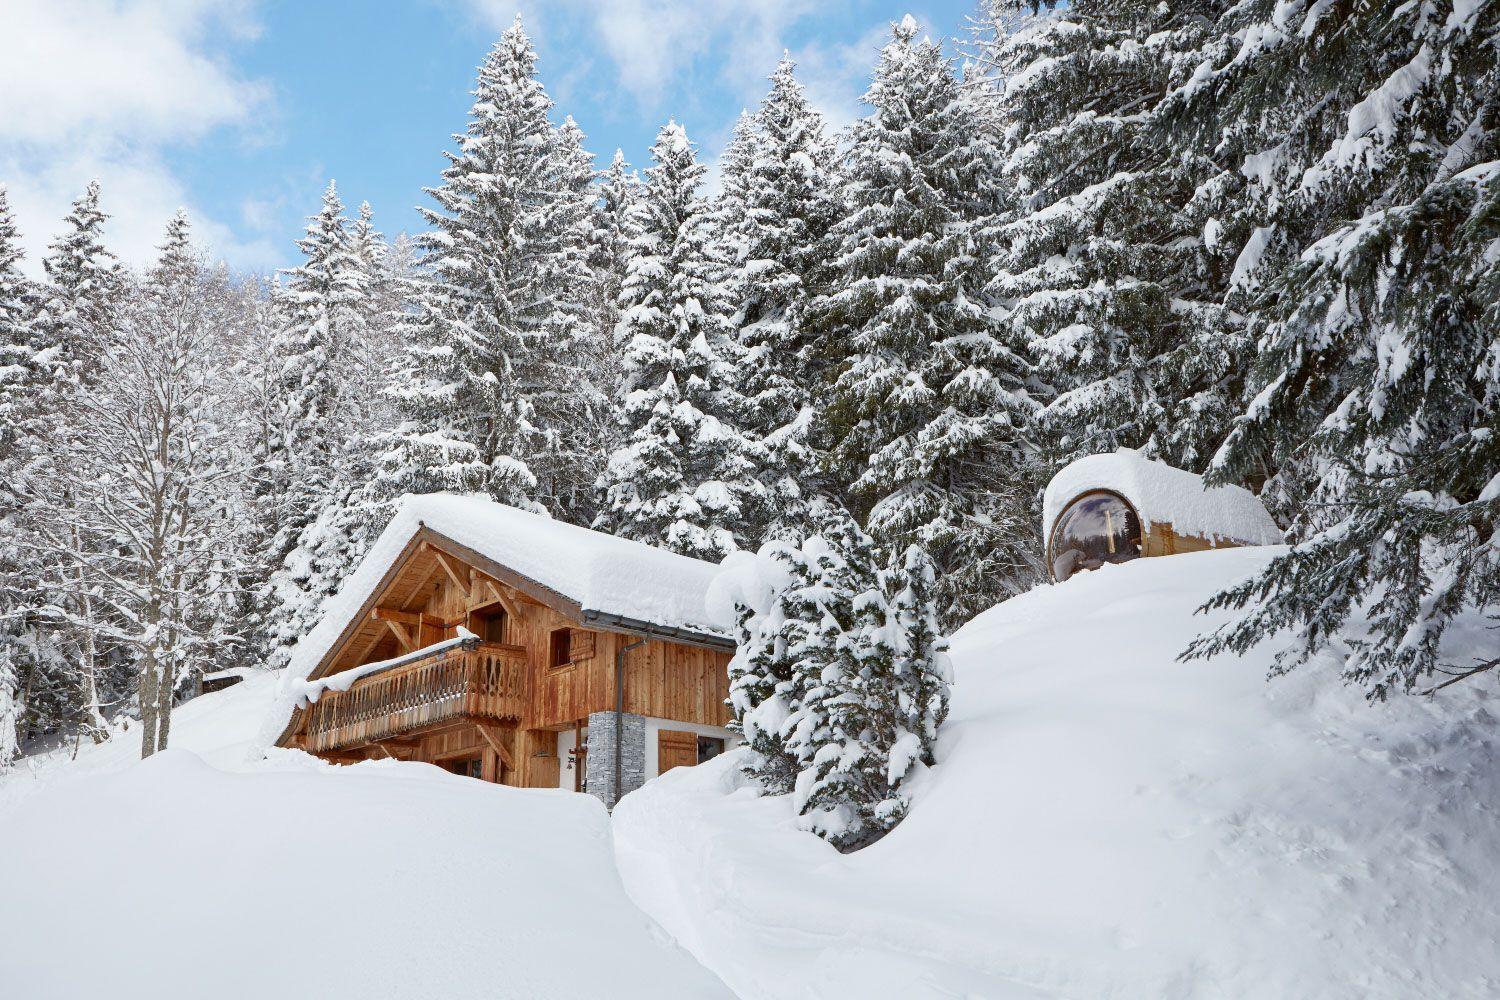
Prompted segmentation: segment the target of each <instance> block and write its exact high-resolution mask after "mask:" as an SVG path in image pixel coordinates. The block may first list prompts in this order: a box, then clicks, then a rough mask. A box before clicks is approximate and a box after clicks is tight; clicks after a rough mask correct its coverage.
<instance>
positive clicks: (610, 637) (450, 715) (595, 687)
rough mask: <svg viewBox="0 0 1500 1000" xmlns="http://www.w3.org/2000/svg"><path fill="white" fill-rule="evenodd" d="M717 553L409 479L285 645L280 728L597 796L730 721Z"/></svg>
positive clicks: (301, 741) (720, 737)
mask: <svg viewBox="0 0 1500 1000" xmlns="http://www.w3.org/2000/svg"><path fill="white" fill-rule="evenodd" d="M716 572H717V567H716V566H715V565H714V564H713V563H708V562H704V561H701V560H697V559H689V558H687V557H685V556H680V555H676V554H674V553H671V552H666V551H663V550H661V549H657V548H654V547H652V546H649V545H643V544H640V543H638V542H631V541H627V540H625V539H621V538H616V537H614V536H611V535H606V534H603V533H600V532H596V531H590V530H589V529H587V528H581V527H578V526H577V525H572V524H566V523H563V522H561V521H555V520H552V519H550V518H547V517H545V516H541V515H537V514H532V513H528V512H526V511H521V510H517V509H515V508H513V507H507V506H505V505H502V504H497V503H493V502H491V501H488V500H485V499H481V498H475V497H464V496H453V495H447V494H429V495H423V496H412V497H406V498H404V499H403V501H402V503H401V506H400V509H399V511H398V512H397V514H396V516H395V517H394V519H393V520H392V522H391V524H390V526H389V527H387V528H386V530H385V531H384V532H383V533H382V534H381V536H380V538H379V539H378V540H377V541H376V542H375V544H374V545H373V546H372V547H371V550H370V552H369V554H368V555H367V556H366V557H365V559H364V560H363V562H362V563H361V564H360V565H359V567H358V568H357V569H356V570H355V572H354V573H353V574H352V575H351V576H350V577H349V579H348V580H347V581H345V583H344V585H343V587H342V588H341V589H340V590H339V592H338V594H336V595H335V596H334V597H333V598H331V599H330V600H329V602H328V603H327V605H326V606H325V613H324V617H323V619H322V620H321V621H320V622H319V623H318V625H317V626H316V627H315V628H314V629H313V630H312V631H311V632H310V633H309V634H308V635H307V636H306V637H305V638H304V639H303V640H302V641H301V642H300V643H298V645H297V646H296V648H295V650H294V651H293V654H292V659H291V663H290V665H289V667H288V671H287V680H286V681H285V682H284V683H283V686H282V688H283V692H282V702H281V708H282V711H284V712H285V713H287V722H286V725H285V728H284V730H282V732H281V735H280V738H279V739H278V741H277V744H278V745H279V746H284V747H293V748H298V749H302V750H305V751H307V752H308V753H312V754H315V755H316V756H318V757H321V758H323V759H325V760H328V761H331V762H335V763H350V762H355V761H363V760H371V759H381V758H396V759H399V760H414V761H423V762H427V763H431V764H436V765H438V766H440V767H443V768H445V769H447V770H449V771H453V772H455V773H458V774H463V775H469V776H472V777H476V778H482V779H484V780H487V781H494V782H499V783H503V784H507V785H518V786H525V787H546V788H566V789H572V790H576V791H588V792H592V793H594V794H596V795H598V796H599V797H600V798H602V799H604V800H605V801H606V802H607V803H611V804H612V803H613V802H614V801H615V799H616V798H617V797H618V796H619V795H620V794H623V793H625V792H628V791H630V790H631V789H633V788H635V787H638V786H639V785H640V784H641V783H642V782H643V781H644V780H646V779H648V778H651V777H653V776H655V775H657V774H659V773H661V772H663V771H667V770H670V769H671V768H673V767H678V766H684V765H693V764H697V763H699V762H701V761H703V760H706V759H707V758H709V757H712V756H714V755H716V754H718V753H720V752H722V751H723V750H724V749H726V748H727V747H728V746H730V745H731V744H732V743H733V742H734V741H735V736H734V734H732V733H731V732H729V730H728V729H727V728H726V726H727V724H728V722H729V711H728V708H727V707H726V704H725V701H726V698H727V696H728V686H729V680H728V673H727V669H728V662H729V658H730V656H731V655H732V653H733V650H734V644H733V642H732V640H731V639H730V638H729V637H728V635H727V628H726V627H725V626H724V625H722V624H720V623H717V622H715V621H714V620H712V618H711V616H710V615H709V613H708V612H707V610H706V608H705V604H704V597H705V594H706V592H707V589H708V585H709V582H710V581H711V580H712V578H713V576H714V574H715V573H716Z"/></svg>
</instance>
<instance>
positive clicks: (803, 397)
mask: <svg viewBox="0 0 1500 1000" xmlns="http://www.w3.org/2000/svg"><path fill="white" fill-rule="evenodd" d="M734 146H735V149H734V153H735V155H730V151H726V153H725V156H724V159H723V171H724V190H725V196H724V197H725V198H726V199H729V198H732V199H733V201H734V202H735V204H736V205H737V210H736V211H735V213H734V216H733V218H732V219H731V220H725V224H724V228H723V231H722V232H723V235H722V240H723V242H724V243H725V244H726V252H725V253H723V254H721V256H723V257H724V258H725V259H726V261H727V262H728V265H729V271H728V276H727V279H726V281H725V288H726V291H727V294H728V297H729V309H730V314H731V320H730V321H731V324H732V325H733V327H734V329H735V336H736V338H737V339H738V341H739V344H740V346H741V348H742V349H743V350H744V359H743V360H742V361H741V362H740V365H739V370H740V378H741V384H742V386H743V388H742V390H741V391H742V393H743V395H744V396H745V399H746V403H747V411H746V413H747V416H746V418H745V424H746V426H745V431H746V433H747V434H748V435H750V436H751V437H752V438H755V439H758V441H759V443H760V446H761V450H762V453H763V458H762V468H761V469H759V470H758V475H759V477H760V479H761V481H762V482H763V483H764V484H765V486H766V489H767V494H768V495H767V505H766V506H767V510H766V512H765V514H766V523H764V524H758V525H756V526H755V530H754V532H753V533H752V541H755V540H758V539H759V538H766V537H778V536H784V537H791V538H795V537H800V536H802V535H803V534H805V533H806V532H807V530H808V528H809V525H810V520H809V518H810V514H809V512H808V509H807V505H808V502H809V499H810V498H811V497H812V496H814V495H817V494H827V493H831V492H832V491H831V489H830V488H829V486H828V485H827V484H825V483H823V482H822V468H821V465H822V455H821V452H822V450H823V449H824V448H825V447H826V442H824V441H820V440H816V439H815V435H816V434H817V432H818V431H819V430H821V429H822V422H821V421H820V420H819V418H818V416H817V412H818V409H819V406H818V405H817V404H815V396H816V394H817V392H818V389H819V387H820V386H822V385H823V384H825V382H826V381H827V380H828V378H829V377H830V373H829V372H828V371H827V367H828V356H829V349H828V347H827V345H826V344H824V343H823V342H822V341H821V339H820V338H819V336H818V333H819V330H818V328H817V326H816V324H815V323H814V322H813V321H812V319H811V317H810V315H809V313H810V305H811V303H812V301H813V300H814V298H815V297H816V296H817V295H818V294H819V293H820V292H821V291H823V290H825V289H826V288H827V287H828V285H829V284H830V283H831V281H832V275H831V273H830V268H829V266H828V255H827V250H828V247H827V244H826V240H827V238H828V233H829V231H830V229H831V228H832V226H833V224H834V223H835V222H836V221H837V219H838V217H839V215H840V205H839V201H838V197H837V183H836V177H835V150H834V147H833V143H832V142H830V141H829V140H828V138H827V137H826V136H825V134H824V126H823V118H822V116H821V115H820V114H818V112H817V111H815V110H814V109H813V108H812V106H811V105H809V104H808V102H807V98H806V96H805V95H804V93H803V91H802V86H801V84H799V83H798V82H797V79H796V76H795V64H794V63H793V62H792V60H791V59H790V58H789V57H783V58H782V60H781V62H780V63H779V64H778V65H777V67H776V71H775V72H774V73H773V74H772V75H771V89H770V92H769V93H768V94H767V95H766V97H765V100H763V101H762V102H761V105H760V108H759V109H758V110H757V111H756V113H755V115H754V116H753V117H751V118H748V119H742V120H741V125H740V127H739V131H738V132H737V134H736V139H735V143H734ZM729 223H732V224H729Z"/></svg>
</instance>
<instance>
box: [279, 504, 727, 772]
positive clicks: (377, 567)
mask: <svg viewBox="0 0 1500 1000" xmlns="http://www.w3.org/2000/svg"><path fill="white" fill-rule="evenodd" d="M424 525H425V526H426V527H428V528H431V529H432V530H433V531H436V532H437V533H439V534H441V535H443V536H445V537H447V538H450V539H452V540H453V541H455V542H457V543H458V544H460V545H463V546H466V547H468V548H471V549H473V550H475V551H476V552H479V553H481V554H482V555H485V556H488V557H489V558H491V559H493V560H495V561H496V562H498V563H500V564H502V565H504V566H505V567H506V568H508V569H511V570H514V571H515V572H517V573H519V574H521V575H522V576H525V577H527V578H528V579H531V580H534V581H535V582H537V583H539V584H541V585H542V586H543V587H546V588H548V589H550V590H554V591H556V592H557V593H559V594H562V595H564V596H566V597H568V598H571V599H572V600H575V601H577V602H578V603H579V605H581V606H582V608H583V610H584V611H597V612H599V613H601V614H605V615H619V616H621V617H624V618H633V619H637V620H639V621H645V622H650V623H651V624H653V625H660V626H664V627H667V628H680V629H687V630H689V631H693V632H700V633H705V634H708V635H716V636H724V637H728V635H729V630H730V627H731V625H732V624H733V623H732V622H724V621H720V620H719V619H718V618H716V617H715V616H713V615H711V614H710V613H709V612H708V609H707V608H706V607H705V606H704V595H705V594H706V593H707V591H708V585H709V583H711V582H712V580H713V578H714V575H715V574H716V573H717V572H718V566H717V565H715V564H714V563H710V562H704V561H702V560H700V559H690V558H688V557H687V556H680V555H677V554H676V553H674V552H668V551H666V550H665V549H658V548H655V547H653V546H650V545H644V544H642V543H640V542H632V541H629V540H627V539H624V538H616V537H615V536H613V535H606V534H604V533H602V532H598V531H591V530H589V529H588V528H580V527H579V526H577V525H576V524H567V523H566V522H563V521H554V520H553V519H551V518H549V517H545V516H543V515H540V514H532V513H528V512H527V511H523V510H517V509H516V508H514V507H507V506H505V505H504V504H498V503H495V502H494V501H493V500H490V499H488V498H486V497H479V496H458V495H454V494H449V493H427V494H421V495H407V496H405V497H402V498H401V501H400V503H399V506H398V508H397V511H396V515H395V517H393V518H392V519H391V523H390V524H388V525H387V526H386V529H385V530H384V531H383V532H381V534H380V537H379V538H377V539H376V540H375V543H374V544H373V545H372V546H371V547H370V551H369V552H368V553H367V554H366V555H365V558H364V559H363V560H362V561H361V562H360V564H359V566H358V567H356V568H355V570H354V572H353V573H352V574H350V576H349V578H348V579H347V580H346V581H345V582H344V585H343V586H342V587H340V588H339V591H338V593H336V594H334V595H333V596H332V597H330V598H329V599H328V600H327V601H325V602H324V603H323V607H322V616H321V617H320V618H319V620H318V624H317V625H315V626H313V628H312V630H311V631H310V632H308V633H307V635H306V636H304V637H303V638H302V640H301V641H300V642H298V643H297V645H296V647H295V648H294V649H293V650H292V656H291V660H290V662H289V663H288V664H287V669H286V671H285V675H284V680H283V684H282V689H281V696H280V698H279V699H278V701H277V705H276V707H275V708H274V709H273V710H272V711H271V712H270V713H268V715H267V717H266V720H265V725H264V727H263V728H262V730H261V732H260V735H259V737H258V741H257V742H258V743H259V744H260V745H261V746H271V745H272V744H274V743H275V742H276V738H277V737H278V736H280V735H281V731H282V729H284V728H285V726H286V722H287V719H288V718H290V717H291V713H292V709H293V707H294V706H295V704H296V702H297V700H298V697H299V688H298V684H299V683H300V682H302V681H305V680H306V679H307V676H308V674H310V673H311V672H312V671H313V669H314V668H316V667H317V665H318V663H320V662H321V661H322V659H323V657H324V656H326V655H327V654H328V651H329V650H331V649H332V648H333V645H334V643H336V642H337V641H338V637H339V634H340V633H341V632H342V631H343V629H344V626H345V625H347V624H348V623H349V620H350V619H351V618H352V617H354V615H356V614H358V613H359V609H360V608H361V607H362V606H363V605H364V603H365V601H367V600H369V598H370V595H372V594H373V593H375V590H376V588H378V587H379V586H380V581H381V580H382V579H384V578H385V575H386V573H387V571H389V570H390V568H391V566H392V565H393V564H394V563H395V561H396V559H397V557H399V556H400V555H401V552H402V550H404V549H405V548H406V546H407V544H408V543H410V541H411V540H412V537H413V536H414V535H415V534H416V533H417V532H418V531H419V530H421V528H422V527H423V526H424Z"/></svg>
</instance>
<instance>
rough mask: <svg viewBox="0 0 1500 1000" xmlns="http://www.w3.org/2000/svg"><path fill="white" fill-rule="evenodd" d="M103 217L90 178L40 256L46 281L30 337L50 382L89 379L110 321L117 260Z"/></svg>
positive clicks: (118, 278) (117, 288)
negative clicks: (106, 239) (44, 254)
mask: <svg viewBox="0 0 1500 1000" xmlns="http://www.w3.org/2000/svg"><path fill="white" fill-rule="evenodd" d="M108 219H109V216H107V215H106V214H104V212H103V211H102V210H101V209H100V207H99V184H98V182H97V181H91V182H89V185H88V187H87V188H86V189H85V191H84V193H83V195H82V196H81V197H79V198H78V200H77V201H75V202H73V207H72V210H71V211H70V212H69V213H68V215H67V218H66V219H64V220H63V221H64V225H65V229H64V230H63V233H62V235H61V236H59V237H57V239H55V240H54V241H53V242H52V244H51V246H50V247H49V253H48V255H47V257H46V258H45V259H44V260H43V261H42V267H43V269H44V270H45V271H46V273H47V285H46V288H45V289H44V297H43V302H42V307H41V311H40V313H39V315H38V316H37V318H36V321H35V326H34V339H35V343H36V347H37V359H38V363H39V364H41V365H43V366H45V367H47V368H49V369H50V370H51V371H52V373H53V374H52V376H51V380H52V381H61V382H81V383H84V384H87V383H88V382H90V381H92V379H93V378H94V374H95V369H96V366H97V364H98V361H99V357H98V354H99V346H100V343H101V340H100V336H99V331H101V330H107V329H108V328H109V326H110V324H111V323H112V322H113V316H112V313H113V311H114V309H115V308H116V307H117V306H118V305H119V299H120V295H121V292H122V290H123V282H124V277H123V274H122V271H121V268H120V264H119V261H118V260H116V258H115V255H114V254H112V253H110V252H109V250H107V249H105V246H104V236H103V233H104V223H105V222H106V221H108Z"/></svg>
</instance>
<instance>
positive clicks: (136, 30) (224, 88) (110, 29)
mask: <svg viewBox="0 0 1500 1000" xmlns="http://www.w3.org/2000/svg"><path fill="white" fill-rule="evenodd" d="M252 13H253V12H252V9H251V7H250V5H249V3H248V0H119V2H114V0H9V2H7V3H6V4H5V6H4V8H3V10H0V27H3V29H4V31H5V33H6V34H7V35H8V36H9V37H11V38H13V39H17V40H19V44H13V45H10V46H8V48H7V52H6V58H5V59H3V60H0V94H3V95H4V97H3V99H0V181H4V182H5V183H6V184H7V186H8V187H9V190H10V195H11V200H12V203H13V205H14V207H15V211H16V216H17V219H18V222H19V224H20V226H21V228H22V232H23V234H24V244H25V249H26V251H27V257H28V269H29V270H31V271H32V272H33V273H38V272H39V271H40V260H41V257H42V255H43V254H44V253H45V250H46V245H47V243H48V242H49V241H50V240H51V239H52V237H53V236H54V235H55V234H56V232H57V231H58V228H59V226H60V220H61V219H62V217H63V215H64V214H66V212H67V210H68V205H69V203H70V202H71V201H72V200H73V199H74V198H76V197H77V196H78V195H79V194H80V193H81V192H82V191H83V188H84V186H85V185H86V184H87V183H88V182H89V181H90V180H93V179H97V180H99V182H100V184H101V187H102V189H103V196H102V201H103V207H104V209H105V211H107V212H109V213H111V215H112V216H113V218H112V219H111V221H110V223H109V225H108V228H107V230H106V234H107V238H108V241H109V244H110V247H111V249H113V250H114V251H115V252H116V253H118V254H119V255H120V256H121V257H122V258H123V259H124V260H126V261H128V262H131V263H136V264H139V263H143V262H145V261H147V260H149V259H150V258H151V256H152V254H153V249H154V247H155V246H156V244H157V243H158V242H159V241H160V238H161V232H162V229H163V227H164V226H165V224H166V221H167V219H168V218H169V217H170V215H171V214H172V213H173V212H174V211H176V210H177V209H178V208H180V207H186V208H187V209H188V210H189V212H190V213H191V214H192V215H193V216H194V221H195V224H196V227H197V230H198V234H199V238H200V239H201V240H202V241H204V242H206V243H208V244H210V245H212V246H213V248H214V250H215V252H216V253H218V254H222V255H226V256H229V257H230V258H231V259H234V260H235V261H236V263H245V262H247V259H248V260H255V259H257V258H261V257H266V259H269V257H268V256H267V255H266V254H264V252H263V251H264V249H265V248H262V247H260V246H259V245H258V244H257V243H254V242H252V243H243V242H241V241H239V240H238V239H237V238H236V237H235V235H234V233H233V232H232V230H231V229H230V228H229V227H228V226H227V225H225V224H223V223H220V222H216V221H215V220H212V219H209V218H206V217H204V216H203V215H202V213H197V212H193V206H192V204H191V199H190V197H189V195H188V192H187V191H186V189H185V187H184V185H183V184H182V182H181V181H180V180H179V179H178V178H177V177H176V176H175V175H174V174H173V172H172V170H171V169H170V168H169V166H168V165H167V163H166V160H165V157H164V152H165V151H166V150H168V149H169V148H171V146H173V145H174V144H177V143H184V142H191V141H194V140H198V139H201V138H203V137H205V136H207V135H209V134H210V133H211V132H214V131H215V130H216V129H220V128H224V127H226V126H228V127H236V128H238V127H244V126H247V125H249V124H251V123H252V122H253V120H254V113H255V112H256V111H258V110H260V109H262V108H263V107H264V106H265V105H267V104H268V102H269V99H270V92H269V89H268V88H267V87H266V86H265V85H264V84H261V83H257V82H254V81H248V80H244V79H242V78H240V77H239V76H238V75H236V74H235V73H234V71H233V70H232V68H230V67H229V66H228V65H226V64H225V62H224V61H223V60H222V59H220V58H217V57H216V56H215V54H214V52H215V46H216V45H217V44H218V43H220V42H221V41H222V40H224V39H244V38H247V37H253V36H254V34H255V32H256V30H257V29H256V25H255V22H254V20H253V18H252V16H251V15H252Z"/></svg>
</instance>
